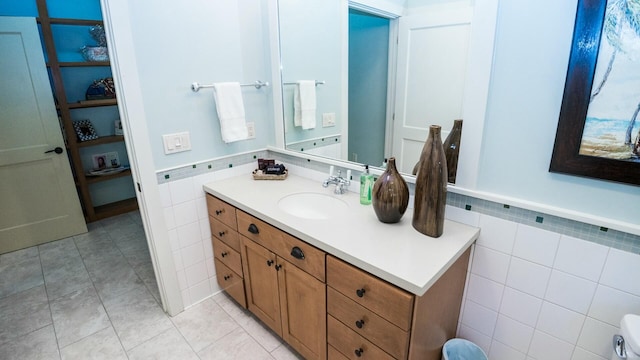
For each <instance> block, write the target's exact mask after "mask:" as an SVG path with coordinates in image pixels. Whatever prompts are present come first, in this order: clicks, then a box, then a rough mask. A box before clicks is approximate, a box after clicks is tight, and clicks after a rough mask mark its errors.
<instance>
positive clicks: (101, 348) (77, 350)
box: [60, 326, 127, 360]
mask: <svg viewBox="0 0 640 360" xmlns="http://www.w3.org/2000/svg"><path fill="white" fill-rule="evenodd" d="M60 355H61V356H62V359H63V360H78V359H92V360H127V355H126V354H125V352H124V350H123V349H122V344H120V340H119V339H118V337H117V336H116V333H115V331H114V330H113V328H112V327H111V326H109V327H108V328H106V329H104V330H101V331H98V332H97V333H95V334H93V335H90V336H87V337H86V338H84V339H82V340H80V341H78V342H76V343H73V344H71V345H69V346H67V347H64V348H62V349H61V351H60Z"/></svg>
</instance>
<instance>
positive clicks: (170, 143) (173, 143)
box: [162, 131, 191, 154]
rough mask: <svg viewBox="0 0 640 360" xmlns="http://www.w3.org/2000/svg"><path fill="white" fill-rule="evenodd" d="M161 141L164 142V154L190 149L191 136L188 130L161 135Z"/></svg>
mask: <svg viewBox="0 0 640 360" xmlns="http://www.w3.org/2000/svg"><path fill="white" fill-rule="evenodd" d="M162 141H163V142H164V153H165V154H173V153H177V152H181V151H188V150H191V138H190V137H189V132H188V131H186V132H181V133H176V134H167V135H162Z"/></svg>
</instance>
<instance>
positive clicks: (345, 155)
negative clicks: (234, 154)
mask: <svg viewBox="0 0 640 360" xmlns="http://www.w3.org/2000/svg"><path fill="white" fill-rule="evenodd" d="M487 2H489V3H491V2H492V0H482V1H480V0H478V1H469V2H468V3H467V2H464V1H463V2H460V1H455V2H454V1H451V2H450V3H451V4H452V5H451V6H444V5H443V3H444V4H445V5H447V4H446V3H449V2H448V1H444V2H443V1H438V2H437V3H438V4H437V6H433V7H430V9H429V10H428V11H427V10H425V9H424V7H423V8H421V9H418V10H412V9H406V8H405V10H404V12H405V13H407V14H408V15H403V16H399V15H398V16H396V15H392V14H388V13H384V12H377V11H376V10H375V9H373V10H372V8H370V7H368V6H359V5H358V4H355V3H350V2H348V1H347V0H306V1H296V0H278V17H279V33H280V55H281V71H282V73H281V76H282V80H283V87H282V88H283V110H284V131H285V134H284V138H285V148H287V149H289V150H295V151H303V152H307V153H311V154H314V155H320V156H327V157H330V158H334V159H340V160H344V161H351V162H356V163H359V164H369V165H371V166H377V167H383V166H384V165H383V162H384V159H385V158H388V157H390V156H393V157H395V158H396V163H397V165H398V168H399V170H400V171H401V172H403V173H405V174H410V173H411V170H412V169H413V166H414V165H415V163H416V162H417V161H418V159H419V157H420V152H421V150H422V146H423V144H424V141H425V139H426V138H427V135H428V129H429V126H430V125H432V124H437V125H440V126H441V127H442V140H443V141H444V139H445V137H446V136H447V135H448V133H449V131H450V130H451V128H452V126H453V122H454V120H455V119H461V118H463V119H464V125H463V131H462V132H463V143H462V146H461V149H462V148H464V147H465V143H464V141H465V132H466V131H467V130H468V128H472V129H473V128H475V135H474V136H475V137H481V130H480V132H479V133H478V131H477V129H478V126H477V125H473V126H469V125H468V123H469V122H470V121H474V122H477V121H480V122H481V121H482V120H483V118H484V107H482V108H478V106H476V108H475V109H474V114H471V113H470V112H469V111H467V112H465V111H464V110H465V102H466V101H467V100H468V99H469V89H470V88H474V89H473V90H474V91H476V90H477V88H479V87H478V85H480V88H481V89H480V90H482V85H486V86H487V87H488V76H485V77H486V79H485V83H483V84H477V83H476V84H474V86H470V85H469V82H470V81H474V80H475V81H477V80H478V75H472V76H469V74H470V70H471V71H478V70H477V69H478V68H480V67H482V68H483V70H484V71H486V72H487V73H488V72H489V71H490V60H489V62H488V64H487V63H486V61H485V63H484V64H479V65H475V64H474V62H473V61H470V53H471V52H472V51H474V46H473V44H472V40H473V38H474V36H473V34H472V32H471V22H472V18H473V15H474V7H475V8H477V7H478V4H479V3H487ZM489 7H490V6H489ZM495 8H497V2H496V5H495V6H494V9H493V10H494V11H495ZM493 17H494V18H493V19H494V20H495V14H493ZM494 27H495V23H494V24H489V25H487V26H485V28H487V29H488V31H491V30H492V29H494ZM485 31H487V30H485ZM476 36H477V34H476ZM483 40H484V41H485V44H483V46H484V47H485V48H487V46H489V47H491V48H492V47H493V34H491V37H490V38H489V39H487V38H486V37H485V38H484V39H483ZM489 52H490V51H489ZM475 56H476V58H477V57H478V51H475ZM487 56H488V57H489V59H490V57H491V56H490V54H489V55H487V54H484V58H487ZM485 60H486V59H485ZM476 63H477V62H476ZM470 67H471V69H470ZM485 75H486V74H485ZM480 77H482V76H480ZM311 81H313V82H314V83H313V84H314V86H313V89H312V91H309V89H310V86H309V84H310V82H311ZM302 84H306V90H303V89H305V88H304V87H302V86H304V85H302ZM485 90H486V89H485ZM309 94H311V95H310V96H311V101H310V102H309V101H308V100H309ZM479 95H480V97H482V96H484V103H485V104H486V93H484V94H483V93H480V94H479ZM465 96H466V97H465ZM476 98H477V97H476ZM305 99H306V100H305ZM305 101H306V103H305ZM300 109H302V111H304V110H305V109H314V110H315V118H314V119H313V126H312V127H310V126H301V124H300V121H299V119H296V117H299V116H300ZM468 109H469V107H467V110H468ZM296 113H297V114H298V115H296ZM465 116H466V117H467V118H464V117H465ZM307 120H309V119H308V118H307ZM481 128H482V126H481V125H480V129H481ZM467 137H468V136H467ZM470 142H475V143H477V142H476V141H470ZM472 146H474V147H477V144H475V145H472Z"/></svg>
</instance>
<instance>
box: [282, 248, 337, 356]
mask: <svg viewBox="0 0 640 360" xmlns="http://www.w3.org/2000/svg"><path fill="white" fill-rule="evenodd" d="M277 270H278V284H279V289H280V307H281V312H282V338H283V339H284V340H285V341H286V342H287V343H289V345H291V346H292V347H293V348H294V349H296V350H297V351H298V352H299V353H300V354H302V355H303V356H304V358H305V359H326V358H327V320H326V319H327V315H326V314H327V312H326V309H327V306H326V305H327V300H326V299H327V298H326V285H325V284H324V283H322V282H321V281H319V280H318V279H316V278H315V277H313V276H311V275H309V274H307V273H306V272H304V271H303V270H301V269H299V268H297V267H296V266H294V265H292V264H290V263H289V262H287V261H284V260H283V259H281V258H278V265H277Z"/></svg>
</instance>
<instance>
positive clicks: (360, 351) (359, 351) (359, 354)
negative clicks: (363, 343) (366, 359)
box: [355, 348, 364, 357]
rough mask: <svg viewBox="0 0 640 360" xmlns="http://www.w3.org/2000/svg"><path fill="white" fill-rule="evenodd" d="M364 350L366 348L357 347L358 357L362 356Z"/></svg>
mask: <svg viewBox="0 0 640 360" xmlns="http://www.w3.org/2000/svg"><path fill="white" fill-rule="evenodd" d="M363 352H364V350H362V348H359V349H356V351H355V353H356V356H357V357H361V356H362V353H363Z"/></svg>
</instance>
